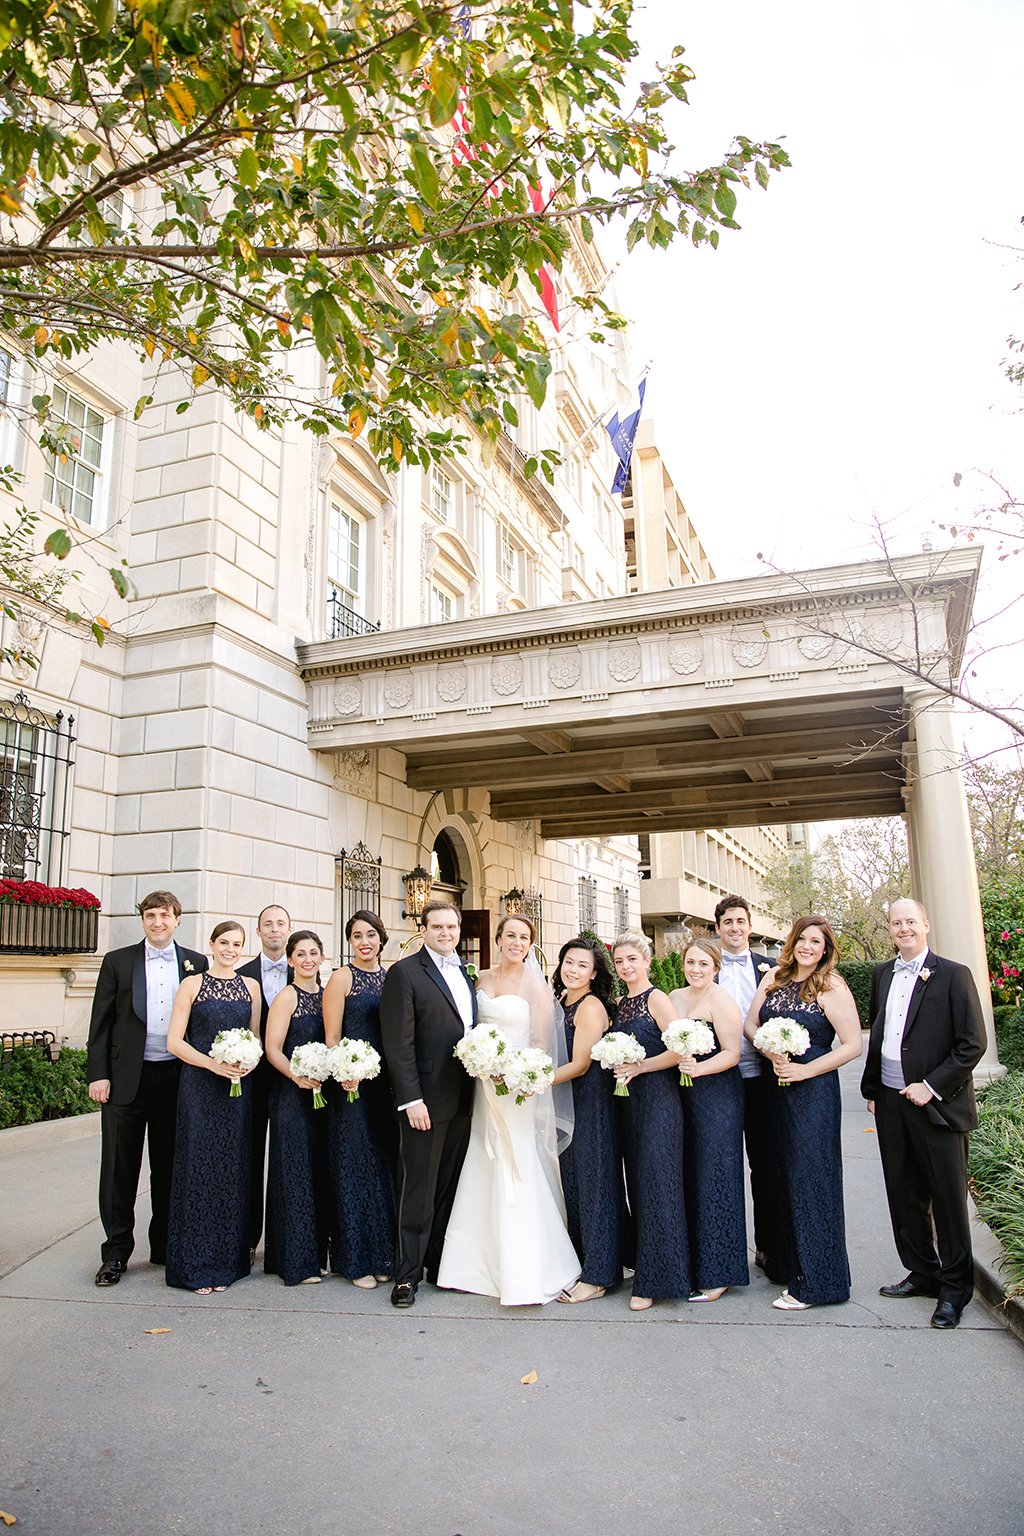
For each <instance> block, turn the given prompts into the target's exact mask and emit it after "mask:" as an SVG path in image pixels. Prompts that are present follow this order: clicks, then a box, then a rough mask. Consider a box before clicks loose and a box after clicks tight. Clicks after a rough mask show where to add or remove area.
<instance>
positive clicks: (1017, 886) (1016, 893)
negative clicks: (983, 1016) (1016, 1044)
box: [980, 875, 1024, 1007]
mask: <svg viewBox="0 0 1024 1536" xmlns="http://www.w3.org/2000/svg"><path fill="white" fill-rule="evenodd" d="M980 894H981V916H982V921H983V923H984V925H985V949H986V951H987V953H988V969H989V980H990V982H991V984H992V1000H993V1002H996V1003H1011V1004H1012V1005H1013V1006H1014V1007H1019V1006H1020V1004H1021V1003H1022V1002H1024V879H1022V878H1021V877H1020V876H1019V875H1007V876H1006V877H1005V878H1004V879H1003V880H1002V881H1000V882H999V883H998V884H986V885H983V886H982V888H981V892H980Z"/></svg>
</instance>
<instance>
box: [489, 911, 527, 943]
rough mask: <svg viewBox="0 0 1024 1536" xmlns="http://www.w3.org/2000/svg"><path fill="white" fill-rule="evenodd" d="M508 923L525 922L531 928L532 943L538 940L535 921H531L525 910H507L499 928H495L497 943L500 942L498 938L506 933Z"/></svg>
mask: <svg viewBox="0 0 1024 1536" xmlns="http://www.w3.org/2000/svg"><path fill="white" fill-rule="evenodd" d="M506 923H524V924H525V925H526V927H527V928H529V930H530V943H531V944H536V942H537V930H536V928H535V927H534V926H533V923H532V922H531V921H530V919H529V918H528V917H527V916H526V914H525V912H506V913H505V915H504V917H503V918H502V919H501V921H500V922H499V923H498V926H497V928H495V930H494V942H495V943H497V942H498V940H499V939H500V938H501V936H502V934H503V933H504V931H505V924H506Z"/></svg>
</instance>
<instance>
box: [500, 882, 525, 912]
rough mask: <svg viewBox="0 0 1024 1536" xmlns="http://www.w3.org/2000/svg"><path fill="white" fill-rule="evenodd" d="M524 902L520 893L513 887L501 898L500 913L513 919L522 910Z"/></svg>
mask: <svg viewBox="0 0 1024 1536" xmlns="http://www.w3.org/2000/svg"><path fill="white" fill-rule="evenodd" d="M524 900H525V898H524V896H523V893H522V891H520V890H517V888H516V887H515V886H513V887H512V889H511V890H510V891H506V892H505V894H504V896H503V897H502V898H501V904H502V911H503V912H504V914H505V916H506V917H515V916H516V915H517V914H518V913H520V912H521V911H522V910H523V901H524Z"/></svg>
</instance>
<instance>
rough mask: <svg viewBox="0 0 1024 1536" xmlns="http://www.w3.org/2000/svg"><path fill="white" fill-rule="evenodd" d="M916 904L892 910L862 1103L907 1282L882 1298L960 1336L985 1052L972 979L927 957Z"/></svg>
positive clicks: (877, 979)
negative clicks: (908, 1303) (971, 1161)
mask: <svg viewBox="0 0 1024 1536" xmlns="http://www.w3.org/2000/svg"><path fill="white" fill-rule="evenodd" d="M928 929H929V924H928V916H927V914H926V912H925V910H924V907H922V906H921V903H920V902H918V901H895V902H893V904H892V907H891V908H890V910H889V933H890V935H891V937H892V941H893V943H894V945H895V946H896V949H897V950H898V952H899V953H898V958H897V959H895V960H889V961H887V962H886V963H885V964H884V965H879V966H876V967H875V974H874V979H873V981H872V984H871V1019H872V1024H871V1039H870V1041H869V1043H868V1054H867V1064H866V1066H865V1068H864V1076H863V1078H862V1080H861V1085H860V1086H861V1092H862V1093H863V1095H864V1097H865V1098H866V1099H867V1101H868V1108H869V1109H870V1110H871V1111H872V1112H873V1114H874V1116H875V1122H876V1125H877V1129H878V1150H879V1152H880V1154H881V1158H882V1172H883V1174H884V1175H885V1191H886V1194H887V1196H888V1199H889V1214H890V1217H891V1219H892V1230H893V1236H894V1237H895V1239H896V1248H897V1251H898V1252H899V1256H900V1258H901V1259H902V1261H903V1263H904V1264H905V1265H906V1267H907V1271H908V1273H907V1275H906V1276H905V1277H904V1279H902V1280H900V1281H898V1282H897V1283H896V1284H895V1285H883V1286H882V1288H881V1291H880V1294H881V1295H882V1296H888V1297H895V1298H897V1299H902V1298H903V1297H906V1296H933V1297H934V1298H935V1300H936V1303H937V1304H936V1307H935V1311H934V1312H933V1313H932V1327H933V1328H955V1327H956V1326H957V1324H958V1323H959V1321H960V1314H961V1312H962V1311H963V1309H964V1307H966V1305H967V1303H968V1302H969V1301H970V1299H971V1296H972V1295H973V1293H974V1263H973V1258H972V1255H971V1228H970V1220H969V1217H968V1213H967V1138H968V1133H969V1132H970V1131H973V1130H974V1129H975V1128H976V1126H977V1124H978V1110H977V1105H976V1103H975V1099H974V1085H973V1082H972V1079H971V1073H972V1071H973V1069H974V1068H975V1066H976V1065H977V1064H978V1062H979V1061H980V1060H981V1058H982V1056H983V1055H984V1052H985V1026H984V1023H983V1021H982V1017H981V1005H980V1003H979V1001H978V993H977V989H976V987H975V985H974V977H973V976H972V975H971V973H970V971H969V970H968V969H967V967H966V966H965V965H958V964H957V963H956V962H955V961H953V960H945V959H943V957H942V956H941V955H937V954H935V952H934V951H933V950H931V949H929V947H928Z"/></svg>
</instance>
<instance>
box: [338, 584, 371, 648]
mask: <svg viewBox="0 0 1024 1536" xmlns="http://www.w3.org/2000/svg"><path fill="white" fill-rule="evenodd" d="M379 633H380V625H379V624H373V623H371V622H370V620H369V619H364V618H363V616H362V614H361V613H356V611H355V609H354V608H349V607H347V606H346V605H345V604H344V603H343V602H342V600H341V598H340V597H339V596H338V594H337V592H335V591H334V590H333V589H332V591H331V592H330V593H329V595H328V598H327V638H328V640H341V639H343V638H344V637H345V636H346V635H376V634H379Z"/></svg>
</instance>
